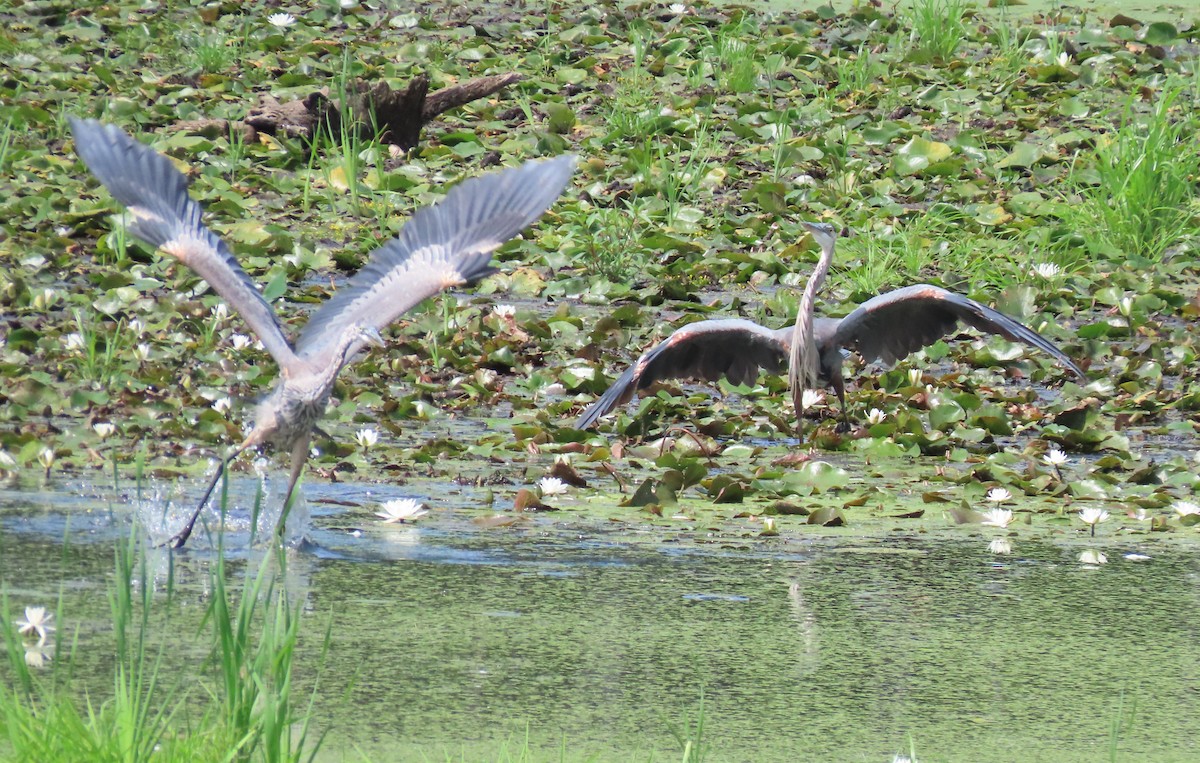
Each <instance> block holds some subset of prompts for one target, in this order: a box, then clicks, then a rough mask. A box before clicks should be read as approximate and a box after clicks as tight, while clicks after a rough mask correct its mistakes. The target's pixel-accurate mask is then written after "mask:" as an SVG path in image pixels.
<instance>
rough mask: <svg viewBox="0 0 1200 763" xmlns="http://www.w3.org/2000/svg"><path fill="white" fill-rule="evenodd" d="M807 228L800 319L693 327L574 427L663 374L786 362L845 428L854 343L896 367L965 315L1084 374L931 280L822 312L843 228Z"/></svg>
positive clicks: (713, 376)
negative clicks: (826, 390) (828, 392)
mask: <svg viewBox="0 0 1200 763" xmlns="http://www.w3.org/2000/svg"><path fill="white" fill-rule="evenodd" d="M804 226H805V227H806V228H807V229H808V231H809V232H810V233H811V234H812V236H813V239H814V240H815V241H816V242H817V243H818V244H820V246H821V256H820V259H819V260H818V261H817V267H816V269H815V270H814V271H813V274H812V276H811V277H810V278H809V280H808V284H807V285H806V286H805V288H804V293H803V295H802V296H801V297H800V305H799V307H798V310H797V313H796V322H795V325H793V326H785V327H783V328H781V329H769V328H767V327H765V326H761V325H759V324H757V323H755V322H754V321H750V320H745V319H743V318H726V319H717V320H707V321H698V322H696V323H689V324H688V325H686V326H684V327H682V328H680V329H677V330H676V331H675V332H674V333H672V334H671V335H670V336H669V337H667V338H666V339H665V340H663V341H662V342H660V343H659V344H658V345H656V346H655V347H653V348H651V349H650V350H648V351H646V352H645V353H644V354H643V355H642V356H641V357H640V358H638V360H637V362H636V363H634V364H633V365H632V366H630V367H629V368H628V369H626V370H625V372H624V373H622V374H621V375H620V377H618V378H617V380H616V381H615V382H613V383H612V386H610V387H609V388H608V390H607V391H605V393H604V394H603V395H601V396H600V398H599V399H598V400H597V401H596V402H594V403H592V404H591V405H590V406H589V407H588V408H587V410H585V411H584V412H583V414H582V415H581V416H580V417H579V419H578V420H577V421H576V424H575V426H576V427H577V428H579V429H586V428H587V427H590V426H592V425H593V424H595V423H596V421H597V420H598V419H599V418H600V417H601V416H603V415H605V414H606V413H608V412H609V411H611V410H613V409H614V408H616V407H617V406H619V405H623V404H625V403H627V402H629V400H631V399H632V398H633V395H634V393H636V392H637V391H638V390H642V389H645V388H647V387H649V386H650V385H651V384H654V383H655V382H658V381H662V380H664V379H681V378H686V379H703V380H705V381H712V382H715V381H718V380H719V379H721V378H722V377H725V378H726V379H729V381H731V382H733V383H734V384H748V383H751V382H753V381H754V380H755V379H757V378H758V375H759V373H760V372H761V371H763V370H766V371H769V372H770V373H778V372H779V371H780V369H781V368H782V367H783V364H784V362H785V361H786V362H787V364H788V384H789V386H790V387H791V391H792V401H793V403H794V405H795V409H796V412H797V415H798V414H799V412H800V410H801V402H800V397H801V394H802V393H803V391H804V389H805V388H812V387H815V386H817V384H818V383H824V384H829V385H831V386H832V387H833V389H834V391H835V392H836V393H837V396H838V401H839V403H840V404H841V414H842V425H843V426H844V427H846V428H849V426H850V420H849V417H848V415H847V413H846V388H845V382H844V380H843V378H842V361H843V360H844V358H845V355H846V352H845V351H846V350H847V349H852V350H855V351H857V352H858V354H859V355H861V356H862V358H863V360H865V361H867V362H868V363H870V362H873V361H877V360H879V361H883V362H884V363H886V364H892V363H895V362H896V361H898V360H900V359H901V358H903V357H905V356H907V355H908V354H909V353H912V352H916V351H917V350H919V349H921V348H923V347H927V346H929V345H931V344H933V343H934V342H936V341H937V340H938V339H940V338H942V337H944V336H947V335H948V334H950V333H951V332H952V331H954V330H955V328H956V327H957V326H958V324H959V322H960V321H961V322H962V323H965V324H967V325H969V326H972V327H974V328H976V329H978V330H980V331H983V332H985V333H989V334H999V335H1000V336H1002V337H1004V338H1005V339H1008V340H1010V341H1013V342H1023V343H1025V344H1027V345H1029V346H1030V347H1036V348H1037V349H1039V350H1042V351H1043V352H1046V353H1048V354H1050V355H1051V356H1053V357H1054V359H1055V360H1057V361H1058V362H1059V363H1061V364H1062V365H1063V366H1064V367H1065V368H1066V369H1067V370H1069V371H1070V372H1071V373H1073V374H1075V375H1076V376H1077V377H1080V378H1082V377H1083V371H1081V370H1080V368H1079V366H1077V365H1075V363H1074V362H1072V361H1071V359H1070V358H1068V357H1067V356H1066V355H1065V354H1063V352H1062V350H1060V349H1058V347H1056V346H1054V344H1052V343H1051V342H1050V341H1048V340H1046V339H1044V338H1043V337H1042V336H1041V335H1039V334H1038V333H1037V332H1036V331H1034V330H1033V329H1031V328H1029V327H1028V326H1024V325H1022V324H1021V323H1019V322H1017V321H1015V320H1013V319H1012V318H1009V317H1008V316H1007V315H1004V314H1003V313H1000V312H997V311H996V310H993V309H991V308H990V307H987V306H985V305H981V304H979V303H978V302H976V301H975V300H973V299H969V298H967V297H964V296H963V295H961V294H955V293H954V292H952V291H947V290H946V289H942V288H940V287H937V286H930V285H929V284H918V285H915V286H906V287H904V288H901V289H895V290H894V291H889V292H887V293H886V294H880V295H879V296H877V297H873V298H871V299H869V300H867V301H866V302H864V303H863V304H861V305H859V306H858V309H856V310H855V311H854V312H852V313H850V314H849V315H847V316H846V317H844V318H820V317H814V316H813V308H814V304H815V302H816V296H817V291H818V290H819V289H820V288H821V284H823V283H824V282H825V277H826V275H828V273H829V266H830V264H831V263H832V262H833V254H834V246H835V244H836V242H837V232H836V231H835V230H834V228H833V227H832V226H831V225H828V224H826V223H808V222H806V223H804Z"/></svg>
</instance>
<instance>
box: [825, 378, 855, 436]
mask: <svg viewBox="0 0 1200 763" xmlns="http://www.w3.org/2000/svg"><path fill="white" fill-rule="evenodd" d="M830 384H831V385H832V386H833V391H834V392H836V393H837V396H838V405H840V406H841V408H842V423H840V424H838V426H837V431H839V432H849V431H850V416H849V414H847V413H846V382H845V381H844V380H843V379H842V374H841V372H840V371H839V372H838V373H837V374H835V375H834V377H833V379H832V380H831V381H830Z"/></svg>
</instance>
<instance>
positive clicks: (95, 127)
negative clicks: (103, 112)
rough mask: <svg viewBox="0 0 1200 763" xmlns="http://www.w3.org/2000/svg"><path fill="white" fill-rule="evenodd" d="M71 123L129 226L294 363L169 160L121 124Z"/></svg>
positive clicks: (266, 308)
mask: <svg viewBox="0 0 1200 763" xmlns="http://www.w3.org/2000/svg"><path fill="white" fill-rule="evenodd" d="M71 131H72V132H73V133H74V134H75V151H76V152H77V153H78V154H79V156H80V157H81V158H82V159H83V161H84V163H85V164H87V166H88V169H90V170H91V171H92V174H93V175H95V176H96V177H97V178H99V180H100V182H101V183H103V184H104V187H105V188H107V189H108V192H109V193H111V194H112V196H113V198H114V199H116V200H117V201H119V202H121V203H122V204H124V205H125V206H126V207H128V209H129V211H130V213H131V214H132V215H133V222H132V223H131V224H130V226H129V232H130V233H132V234H133V235H135V236H137V237H138V238H140V239H141V240H143V241H145V242H146V243H148V244H150V245H152V246H156V247H158V248H160V249H162V250H163V251H164V252H166V253H167V254H169V255H171V256H172V257H174V258H175V259H177V260H179V261H180V262H182V263H183V264H184V265H187V266H188V267H189V268H191V269H192V270H194V271H195V272H196V273H197V274H198V275H199V276H200V277H201V278H203V279H204V280H205V281H207V282H208V285H209V286H211V287H212V288H213V290H214V291H216V292H217V294H220V295H221V296H222V297H223V298H224V299H225V301H226V302H228V303H229V306H230V307H231V308H233V309H234V310H236V311H237V312H238V313H239V314H240V315H241V316H242V319H243V320H245V321H246V324H247V325H248V326H249V327H250V329H251V330H252V331H253V332H254V333H255V334H257V335H258V338H259V339H260V340H261V341H262V343H263V347H265V348H266V349H267V352H269V353H271V356H272V357H273V358H275V360H276V361H277V362H278V363H279V365H280V366H281V367H285V368H286V367H288V366H289V365H290V364H292V363H294V362H295V361H296V356H295V355H294V354H293V353H292V348H291V347H290V346H289V345H288V342H287V339H286V338H285V337H284V335H283V329H282V328H281V327H280V325H279V320H278V319H277V318H276V317H275V311H274V310H272V309H271V306H270V305H268V304H267V302H266V300H264V299H263V298H262V295H261V294H259V292H258V289H256V288H255V287H254V282H252V281H251V280H250V277H249V276H247V275H246V271H244V270H242V268H241V266H240V265H238V263H237V260H235V259H234V258H233V254H232V253H231V252H230V251H229V247H227V246H225V242H224V241H222V240H221V239H220V238H218V237H217V236H216V235H215V234H214V233H213V232H212V231H210V230H209V229H208V228H206V227H204V222H203V220H202V218H203V216H204V210H203V209H202V208H201V206H200V204H199V203H197V202H196V201H194V200H193V199H192V198H191V197H190V196H189V195H188V187H187V179H186V178H184V176H183V175H182V174H181V173H180V172H179V170H177V169H175V167H174V165H172V164H171V160H170V159H167V157H165V156H163V155H162V154H160V153H158V152H157V151H155V150H154V149H152V148H150V147H149V146H145V145H142V144H141V143H139V142H137V141H136V140H134V139H133V138H131V137H129V136H128V135H127V134H125V132H124V131H123V130H121V128H119V127H117V126H116V125H106V124H101V123H100V122H97V121H95V120H92V119H75V118H74V117H72V118H71Z"/></svg>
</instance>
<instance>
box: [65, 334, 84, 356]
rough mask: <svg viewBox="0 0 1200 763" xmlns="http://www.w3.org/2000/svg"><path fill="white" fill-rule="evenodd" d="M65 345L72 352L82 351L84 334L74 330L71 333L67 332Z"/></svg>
mask: <svg viewBox="0 0 1200 763" xmlns="http://www.w3.org/2000/svg"><path fill="white" fill-rule="evenodd" d="M63 345H64V346H66V348H67V349H68V350H70V351H71V352H82V351H83V334H80V333H79V332H76V331H72V332H71V333H70V334H67V335H66V336H64V337H63Z"/></svg>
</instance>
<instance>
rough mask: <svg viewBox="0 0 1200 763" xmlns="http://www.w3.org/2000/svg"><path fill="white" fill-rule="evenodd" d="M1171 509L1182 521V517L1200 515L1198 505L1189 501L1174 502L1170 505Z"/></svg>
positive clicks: (1199, 506)
mask: <svg viewBox="0 0 1200 763" xmlns="http://www.w3.org/2000/svg"><path fill="white" fill-rule="evenodd" d="M1171 508H1172V509H1174V510H1175V513H1176V514H1178V515H1179V517H1180V518H1181V519H1182V518H1183V517H1191V516H1195V515H1196V514H1200V505H1197V504H1194V503H1192V502H1191V501H1176V502H1175V503H1173V504H1171Z"/></svg>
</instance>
